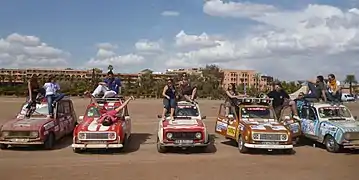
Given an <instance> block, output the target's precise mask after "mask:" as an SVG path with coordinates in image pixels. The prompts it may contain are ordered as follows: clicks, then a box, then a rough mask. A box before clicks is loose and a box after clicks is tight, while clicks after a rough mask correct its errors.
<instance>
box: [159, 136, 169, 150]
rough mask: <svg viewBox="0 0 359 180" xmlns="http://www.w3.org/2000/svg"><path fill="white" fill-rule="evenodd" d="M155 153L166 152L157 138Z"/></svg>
mask: <svg viewBox="0 0 359 180" xmlns="http://www.w3.org/2000/svg"><path fill="white" fill-rule="evenodd" d="M157 151H158V152H159V153H166V152H167V148H166V147H164V146H162V145H161V142H160V138H159V137H157Z"/></svg>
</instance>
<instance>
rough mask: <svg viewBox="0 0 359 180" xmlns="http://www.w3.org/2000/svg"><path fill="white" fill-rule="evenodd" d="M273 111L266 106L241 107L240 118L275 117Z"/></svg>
mask: <svg viewBox="0 0 359 180" xmlns="http://www.w3.org/2000/svg"><path fill="white" fill-rule="evenodd" d="M274 114H275V113H274V111H273V110H272V109H270V108H268V107H243V108H241V118H258V119H275V117H274Z"/></svg>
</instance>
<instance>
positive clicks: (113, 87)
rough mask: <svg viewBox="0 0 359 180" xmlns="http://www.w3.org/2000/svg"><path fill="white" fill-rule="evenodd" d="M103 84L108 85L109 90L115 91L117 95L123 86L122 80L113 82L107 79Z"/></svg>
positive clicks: (116, 79) (117, 79)
mask: <svg viewBox="0 0 359 180" xmlns="http://www.w3.org/2000/svg"><path fill="white" fill-rule="evenodd" d="M103 82H105V83H106V84H107V87H108V88H109V90H112V91H115V92H116V93H117V94H118V91H119V89H118V88H119V87H121V86H122V84H121V80H120V79H119V78H115V79H113V80H111V79H108V78H107V79H105V80H104V81H103Z"/></svg>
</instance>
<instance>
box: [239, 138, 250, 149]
mask: <svg viewBox="0 0 359 180" xmlns="http://www.w3.org/2000/svg"><path fill="white" fill-rule="evenodd" d="M244 144H245V142H244V139H243V136H240V137H239V139H238V150H239V152H240V153H247V152H248V151H249V149H248V148H247V147H245V146H244Z"/></svg>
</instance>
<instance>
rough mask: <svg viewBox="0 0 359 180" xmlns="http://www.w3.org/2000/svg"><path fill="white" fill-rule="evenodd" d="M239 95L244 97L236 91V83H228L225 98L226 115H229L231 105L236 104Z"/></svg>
mask: <svg viewBox="0 0 359 180" xmlns="http://www.w3.org/2000/svg"><path fill="white" fill-rule="evenodd" d="M240 97H245V95H243V94H239V93H237V91H236V85H235V84H234V83H231V84H228V87H227V90H226V100H225V106H226V117H227V116H228V115H229V113H230V109H231V107H232V106H237V104H238V103H237V98H240Z"/></svg>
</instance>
